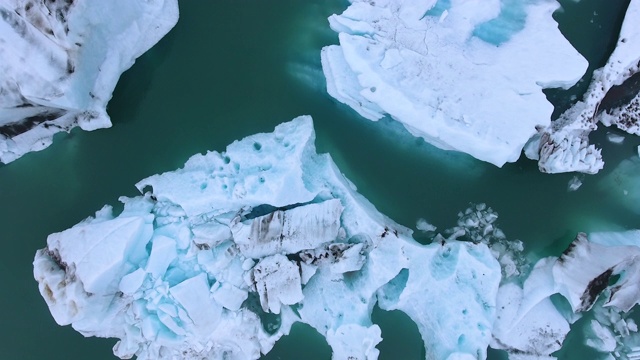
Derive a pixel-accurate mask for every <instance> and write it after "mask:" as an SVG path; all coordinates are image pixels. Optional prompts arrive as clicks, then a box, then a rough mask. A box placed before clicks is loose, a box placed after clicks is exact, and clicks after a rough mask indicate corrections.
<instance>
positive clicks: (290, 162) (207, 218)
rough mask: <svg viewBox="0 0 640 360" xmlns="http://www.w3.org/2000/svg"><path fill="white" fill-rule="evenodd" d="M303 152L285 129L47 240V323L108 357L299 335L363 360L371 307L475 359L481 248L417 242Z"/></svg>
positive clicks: (214, 350)
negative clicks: (105, 346)
mask: <svg viewBox="0 0 640 360" xmlns="http://www.w3.org/2000/svg"><path fill="white" fill-rule="evenodd" d="M313 142H314V132H313V128H312V122H311V119H310V118H309V117H300V118H297V119H295V120H294V121H292V122H289V123H285V124H282V125H280V126H278V127H277V128H276V129H275V131H274V132H273V133H270V134H258V135H253V136H250V137H247V138H245V139H243V140H241V141H238V142H235V143H233V144H231V145H229V147H228V148H227V150H226V152H223V153H218V152H210V153H207V154H205V155H195V156H193V157H192V158H191V159H189V161H187V163H186V164H185V166H184V168H182V169H180V170H177V171H174V172H169V173H165V174H161V175H155V176H152V177H150V178H147V179H145V180H142V181H141V182H139V183H138V184H137V187H138V188H139V189H140V190H141V191H144V195H142V196H138V197H136V198H121V201H122V202H123V203H124V210H123V211H122V213H121V214H119V215H117V216H114V214H112V209H111V208H110V207H108V206H107V207H105V208H103V209H102V210H100V211H98V212H97V213H96V215H95V216H94V217H90V218H88V219H86V220H85V221H83V222H81V223H79V224H78V225H76V226H74V227H72V228H70V229H68V230H65V231H63V232H60V233H56V234H52V235H50V236H49V238H48V240H47V247H46V248H44V249H42V250H40V251H38V253H37V254H36V257H35V260H34V276H35V278H36V279H37V281H38V283H39V288H40V292H41V294H42V296H43V297H44V299H45V300H46V302H47V304H48V305H49V308H50V310H51V313H52V315H53V316H54V318H55V320H56V321H57V322H58V323H59V324H72V326H73V327H74V328H75V329H76V330H77V331H79V332H81V333H82V334H84V335H86V336H101V337H114V338H118V339H120V341H119V342H118V343H117V345H116V346H115V348H114V353H115V354H116V355H117V356H119V357H121V358H129V357H131V356H133V355H136V356H137V357H138V358H139V359H177V358H180V359H201V358H212V359H257V358H258V357H259V356H260V354H261V353H262V354H264V353H267V352H268V351H269V350H270V349H271V348H272V346H273V344H274V342H275V341H276V340H277V339H279V338H280V337H281V336H282V335H284V334H287V333H288V332H289V330H290V327H291V325H292V324H293V323H294V322H303V323H306V324H309V325H311V326H312V327H313V328H315V329H316V330H317V331H318V332H319V333H320V334H322V335H323V336H325V338H326V339H327V342H328V343H329V345H330V346H331V348H332V350H333V358H334V359H347V358H352V359H376V358H377V356H378V350H377V349H376V347H375V346H376V345H377V344H378V343H379V342H380V341H381V331H380V328H379V327H378V326H377V325H375V324H373V323H372V321H371V312H372V309H373V307H374V305H375V304H376V303H377V304H378V305H379V306H380V307H381V308H382V309H386V310H392V309H399V310H401V311H403V312H405V313H406V314H408V315H409V316H410V317H411V318H412V319H413V320H414V321H415V322H416V324H417V325H418V329H419V330H420V333H421V335H422V338H423V340H424V343H425V349H426V352H427V354H428V356H429V358H434V359H470V358H478V357H479V358H484V357H485V356H486V350H487V346H488V344H489V342H490V341H491V328H492V326H493V322H494V319H495V313H496V306H495V302H496V295H497V291H498V286H499V282H500V279H501V273H500V271H501V270H500V265H499V264H498V262H497V261H496V260H495V258H494V257H493V255H492V253H491V251H490V250H489V249H488V247H487V246H486V245H485V244H483V243H478V244H476V243H473V242H462V241H449V242H446V243H443V244H441V243H433V244H431V245H427V246H424V245H420V244H418V243H416V242H415V241H414V240H413V239H412V238H411V231H410V230H409V229H407V228H404V227H402V226H400V225H398V224H396V223H395V222H393V221H391V220H390V219H388V218H386V217H385V216H383V215H382V214H380V213H379V212H377V211H376V210H375V208H374V207H373V206H372V205H371V204H370V203H368V202H367V201H366V199H364V198H362V197H361V196H360V195H358V194H357V193H356V192H355V190H354V189H353V186H352V185H351V184H350V182H348V181H347V180H346V179H345V178H344V177H343V175H342V174H341V173H340V172H339V171H338V169H337V168H336V167H335V165H334V163H333V162H332V160H331V158H330V157H329V156H328V155H317V154H316V151H315V147H314V144H313ZM444 299H446V300H444Z"/></svg>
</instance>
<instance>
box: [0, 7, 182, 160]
mask: <svg viewBox="0 0 640 360" xmlns="http://www.w3.org/2000/svg"><path fill="white" fill-rule="evenodd" d="M177 21H178V2H177V0H109V1H103V0H59V1H27V0H2V1H0V45H1V46H0V72H1V73H2V78H1V79H0V162H3V163H8V162H11V161H13V160H15V159H17V158H19V157H20V156H22V155H24V154H25V153H27V152H30V151H37V150H42V149H44V148H46V147H47V146H49V145H50V144H51V141H52V138H53V135H54V134H55V133H58V132H61V131H66V132H69V131H71V129H72V128H73V127H76V126H80V127H81V128H82V129H83V130H95V129H99V128H106V127H110V126H111V122H110V119H109V116H108V115H107V112H106V105H107V102H108V101H109V100H110V99H111V95H112V92H113V90H114V88H115V86H116V83H117V81H118V78H119V77H120V74H122V73H123V72H124V71H125V70H127V69H128V68H129V67H131V66H132V65H133V63H134V61H135V59H136V58H137V57H139V56H140V55H142V54H143V53H144V52H145V51H147V50H148V49H150V48H151V47H152V46H153V45H154V44H156V43H157V42H158V41H159V40H160V39H161V38H162V37H163V36H164V35H165V34H166V33H167V32H168V31H169V30H171V28H173V26H174V25H175V24H176V22H177Z"/></svg>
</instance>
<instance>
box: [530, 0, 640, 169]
mask: <svg viewBox="0 0 640 360" xmlns="http://www.w3.org/2000/svg"><path fill="white" fill-rule="evenodd" d="M639 22H640V1H639V0H631V2H630V3H629V7H628V8H627V12H626V15H625V18H624V22H623V23H622V28H621V29H620V35H619V37H618V43H617V44H616V48H615V50H614V51H613V53H612V54H611V56H610V57H609V59H608V60H607V63H606V64H605V66H604V67H602V68H600V69H598V70H596V71H595V72H594V74H593V79H592V81H591V84H590V85H589V89H588V90H587V92H586V93H585V95H584V97H583V99H582V101H579V102H577V103H576V104H575V105H574V106H572V107H571V108H570V109H568V110H567V111H566V112H565V113H563V114H562V115H561V116H560V118H559V119H558V120H556V121H554V123H553V124H552V125H551V126H550V127H548V128H547V129H544V130H542V131H541V133H540V134H539V135H538V136H537V137H536V139H535V140H534V141H532V142H531V144H530V145H529V146H528V147H529V148H530V149H529V150H528V151H527V156H529V157H530V158H533V159H536V160H538V164H539V167H540V170H541V171H544V172H548V173H559V172H569V171H580V172H584V173H590V174H593V173H597V172H598V171H599V170H601V169H602V167H603V166H604V162H603V160H602V155H601V153H600V149H597V148H596V147H595V145H592V144H589V139H588V135H589V133H590V132H591V131H592V130H595V129H596V124H597V122H598V121H600V122H602V123H603V124H604V125H607V126H610V125H615V126H617V127H618V128H619V129H622V130H624V131H626V132H628V133H630V134H635V135H640V126H639V124H638V122H639V121H640V116H639V112H640V109H639V108H638V105H639V101H640V100H639V98H638V96H636V97H635V98H634V99H633V100H631V102H630V103H628V104H627V105H624V106H622V107H620V108H617V109H613V110H609V111H605V112H602V113H601V115H598V109H599V107H600V103H601V102H602V100H603V99H604V97H605V95H606V94H607V92H608V91H609V90H611V88H613V87H614V86H616V85H621V84H622V83H623V82H624V81H625V80H627V79H628V78H630V77H631V76H632V75H633V74H635V73H637V72H638V71H640V27H639V26H638V23H639Z"/></svg>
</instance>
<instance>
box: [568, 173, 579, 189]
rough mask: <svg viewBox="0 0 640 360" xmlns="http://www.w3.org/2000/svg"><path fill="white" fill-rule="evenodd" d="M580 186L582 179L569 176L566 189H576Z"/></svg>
mask: <svg viewBox="0 0 640 360" xmlns="http://www.w3.org/2000/svg"><path fill="white" fill-rule="evenodd" d="M580 186H582V181H581V180H580V178H579V177H578V176H574V177H572V178H571V180H569V183H568V184H567V190H569V191H576V190H578V189H579V188H580Z"/></svg>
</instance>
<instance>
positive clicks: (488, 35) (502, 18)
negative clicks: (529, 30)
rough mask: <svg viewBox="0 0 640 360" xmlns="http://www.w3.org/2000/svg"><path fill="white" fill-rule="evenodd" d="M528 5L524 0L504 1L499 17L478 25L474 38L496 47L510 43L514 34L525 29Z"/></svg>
mask: <svg viewBox="0 0 640 360" xmlns="http://www.w3.org/2000/svg"><path fill="white" fill-rule="evenodd" d="M527 3H528V1H522V0H502V2H501V4H500V14H499V15H498V17H496V18H494V19H491V20H489V21H487V22H484V23H482V24H480V25H478V26H477V27H476V28H475V30H474V31H473V36H476V37H478V38H480V39H481V40H484V41H486V42H488V43H490V44H493V45H496V46H500V45H502V44H503V43H505V42H507V41H509V39H511V37H512V36H513V35H514V34H517V33H518V32H520V31H522V29H524V24H525V22H526V20H527V11H526V8H525V6H526V5H527Z"/></svg>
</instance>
